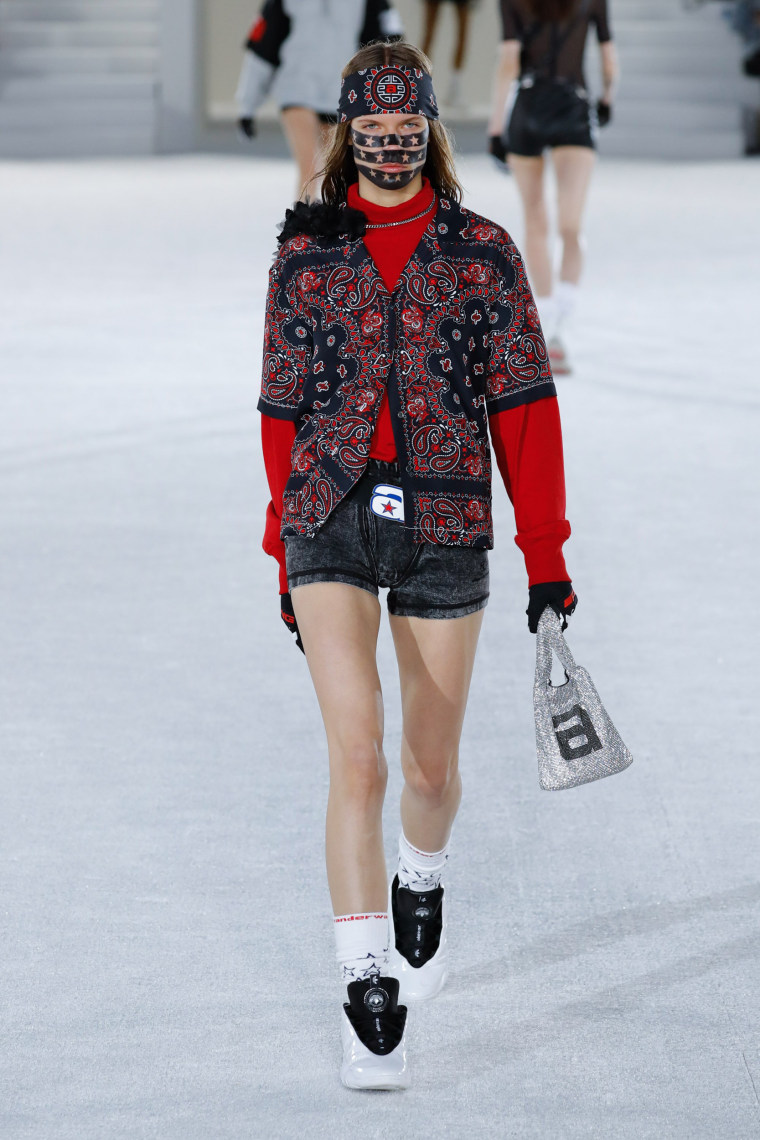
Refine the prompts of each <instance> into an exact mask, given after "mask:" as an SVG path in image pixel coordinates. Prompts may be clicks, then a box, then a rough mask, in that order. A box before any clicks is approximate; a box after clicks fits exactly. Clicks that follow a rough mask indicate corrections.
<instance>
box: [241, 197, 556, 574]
mask: <svg viewBox="0 0 760 1140" xmlns="http://www.w3.org/2000/svg"><path fill="white" fill-rule="evenodd" d="M434 204H435V195H434V193H433V190H432V188H431V186H430V183H429V182H428V181H427V179H425V180H424V185H423V188H422V190H420V192H419V194H417V195H416V196H415V197H414V198H411V199H410V200H409V201H407V202H402V203H401V204H400V205H399V206H377V205H375V203H373V202H369V201H367V199H366V198H361V197H359V188H358V185H357V184H354V185H353V186H351V187H349V191H348V205H349V206H351V207H352V208H353V209H355V210H362V212H363V213H364V214H366V215H367V219H368V221H370V222H381V221H382V222H399V221H404V219H405V218H412V217H415V216H416V215H417V214H419V213H420V212H421V211H424V210H425V207H426V206H429V207H430V209H431V210H432V208H433V206H434ZM429 220H430V213H429V211H428V212H427V213H425V214H424V216H423V217H421V218H419V219H418V220H417V221H413V222H409V223H408V224H407V225H401V226H394V227H392V228H390V229H382V230H368V231H367V233H366V235H365V237H364V244H365V245H366V246H367V249H368V250H369V252H370V254H371V256H372V260H373V261H374V262H375V265H376V266H377V269H378V272H379V273H380V275H381V277H382V279H383V281H384V283H385V286H386V288H387V289H388V290H392V289H393V288H394V287H395V285H396V283H397V281H398V279H399V277H400V276H401V271H402V270H403V268H404V266H405V265H406V263H407V261H408V260H409V258H410V257H411V255H412V253H413V252H414V250H415V249H416V248H417V245H418V244H419V242H420V240H421V238H422V235H423V233H424V231H425V227H426V226H427V224H428V221H429ZM489 429H490V433H491V445H492V447H493V451H494V454H495V456H496V462H497V464H498V467H499V471H500V472H501V476H502V479H503V480H504V486H505V487H506V489H507V494H508V495H509V497H510V499H511V501H512V505H513V506H514V511H515V524H516V527H517V535H516V537H515V542H516V543H517V545H518V546H519V548H520V550H521V551H522V553H523V556H524V558H525V566H526V569H527V571H528V584H529V585H531V586H535V585H536V584H537V583H539V582H563V581H568V580H569V574H568V572H567V567H566V566H565V560H564V557H563V555H562V544H563V543H564V542H565V540H566V539H567V538H568V537H569V536H570V524H569V522H568V521H567V519H566V518H565V474H564V460H563V455H562V429H561V426H560V419H559V407H558V405H557V400H556V397H554V396H550V397H547V398H546V399H543V400H537V401H536V402H535V403H532V404H522V405H520V407H517V408H509V409H508V410H507V411H505V412H497V413H495V414H494V415H492V416H491V417H490V420H489ZM295 437H296V425H295V424H294V423H293V422H292V421H290V420H280V419H273V418H272V417H271V416H266V415H262V417H261V439H262V446H263V450H264V466H265V467H266V473H267V479H268V482H269V490H270V493H271V495H272V501H271V502H270V504H269V506H268V507H267V518H266V527H265V531H264V542H263V546H264V550H265V551H266V552H267V554H271V555H272V556H273V557H274V558H276V559H277V561H278V563H279V566H280V593H285V592H286V591H287V588H288V578H287V573H286V569H285V544H284V543H283V541H282V539H281V538H280V517H281V514H282V495H283V492H284V490H285V484H286V483H287V481H288V479H289V477H290V472H291V463H290V455H291V450H292V448H293V441H294V440H295ZM370 456H371V457H372V458H373V459H384V460H386V461H392V460H395V459H396V458H397V455H396V444H395V441H394V438H393V429H392V426H391V415H390V410H389V408H388V397H387V396H386V397H385V398H384V399H383V402H382V405H381V408H380V413H379V416H378V421H377V425H376V427H375V432H374V435H373V437H372V446H371V448H370Z"/></svg>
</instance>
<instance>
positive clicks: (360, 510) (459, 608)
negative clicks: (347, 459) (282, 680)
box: [285, 459, 488, 618]
mask: <svg viewBox="0 0 760 1140" xmlns="http://www.w3.org/2000/svg"><path fill="white" fill-rule="evenodd" d="M396 482H399V480H398V465H397V464H395V463H382V462H380V461H378V460H374V459H371V460H370V461H369V465H368V467H367V473H366V474H365V475H364V477H363V479H362V480H361V481H360V484H359V485H357V487H356V488H354V490H353V491H352V492H351V493H350V494H349V495H347V496H346V498H345V499H343V501H342V502H341V503H339V505H338V506H337V507H336V508H335V510H334V511H333V512H332V514H331V515H330V517H329V518H328V520H327V522H326V523H325V524H324V526H323V527H322V528H321V529H320V530H319V531H318V532H317V534H316V536H315V537H314V538H305V537H302V536H301V535H292V536H289V537H287V538H286V539H285V558H286V564H287V571H288V587H289V589H291V590H295V589H297V588H298V587H299V586H307V585H310V584H311V583H313V582H345V583H346V584H347V585H349V586H356V587H358V589H360V590H367V591H369V593H371V594H374V595H375V596H377V595H378V592H379V590H380V589H381V588H387V590H388V612H389V613H391V614H394V615H396V616H398V617H418V618H458V617H465V616H466V615H467V614H472V613H475V612H476V611H477V610H482V609H483V608H484V606H485V605H486V603H487V602H488V551H487V550H473V549H472V548H471V547H463V546H440V545H437V544H436V543H432V542H415V541H414V538H413V534H412V531H411V529H410V528H407V527H405V526H404V524H403V523H402V522H398V521H395V520H393V519H391V518H384V517H383V515H382V513H380V514H379V513H377V512H376V511H373V509H372V507H371V506H370V502H371V491H372V488H373V487H374V486H375V485H377V484H382V485H392V484H394V483H396Z"/></svg>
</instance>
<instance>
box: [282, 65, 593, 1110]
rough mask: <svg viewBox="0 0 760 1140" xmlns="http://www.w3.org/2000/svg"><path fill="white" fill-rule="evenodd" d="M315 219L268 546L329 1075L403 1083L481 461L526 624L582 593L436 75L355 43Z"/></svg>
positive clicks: (510, 295) (286, 250)
mask: <svg viewBox="0 0 760 1140" xmlns="http://www.w3.org/2000/svg"><path fill="white" fill-rule="evenodd" d="M338 119H339V121H338V126H337V127H336V130H335V134H334V138H333V141H332V146H331V148H330V151H329V154H328V157H327V164H326V167H325V170H324V172H323V182H322V191H321V194H322V202H321V203H319V204H317V203H313V204H306V203H297V204H296V207H295V209H294V210H292V211H288V213H287V216H286V221H285V225H284V228H283V230H282V233H281V234H280V238H279V240H280V243H281V244H280V250H279V253H278V256H277V258H276V260H275V263H274V265H273V266H272V269H271V274H270V283H269V294H268V299H267V310H266V329H265V342H264V364H263V376H262V391H261V399H260V401H259V409H260V411H261V413H262V433H263V447H264V457H265V463H266V470H267V475H268V479H269V486H270V489H271V502H270V504H269V507H268V511H267V521H266V533H265V538H264V549H265V550H267V551H268V552H269V553H270V554H272V555H273V556H274V557H275V558H277V560H278V562H279V564H280V593H281V599H280V604H281V612H282V615H283V619H284V620H285V622H286V624H287V625H288V627H289V628H290V629H291V631H292V632H293V636H294V638H295V640H296V643H297V644H298V645H299V647H300V648H302V649H303V650H304V651H305V654H306V660H307V663H308V666H309V671H310V673H311V679H312V681H313V683H314V688H315V690H316V694H317V697H318V700H319V705H320V709H321V713H322V717H323V720H324V726H325V731H326V735H327V744H328V753H329V764H330V791H329V797H328V805H327V876H328V880H329V886H330V894H331V898H332V904H333V911H334V929H335V943H336V950H337V960H338V965H339V967H340V971H341V978H342V981H343V984H344V986H345V987H346V989H345V992H344V995H343V997H344V1004H343V1006H342V1009H341V1010H340V1020H341V1025H342V1040H343V1063H342V1068H341V1078H342V1080H343V1082H344V1084H346V1085H348V1086H349V1087H351V1088H360V1089H396V1088H405V1087H406V1086H407V1085H408V1084H409V1065H408V1061H407V1050H406V1038H405V1027H406V1016H407V1005H408V1003H410V1002H414V1001H420V1000H425V999H429V998H433V997H435V995H436V994H437V993H439V992H440V990H441V988H442V987H443V985H444V984H445V981H446V971H447V949H446V922H447V898H446V895H445V893H444V892H445V887H444V885H443V884H442V875H443V873H444V869H445V867H446V860H447V857H448V851H449V837H450V834H451V828H452V824H453V822H454V817H455V816H456V814H457V809H458V807H459V801H460V797H461V794H462V787H461V781H460V776H459V769H458V759H459V739H460V734H461V731H462V722H463V720H464V715H465V707H466V704H467V693H468V688H469V684H470V677H471V673H472V668H473V662H474V658H475V650H476V646H477V643H478V635H479V633H480V627H481V622H482V620H483V610H484V607H485V606H486V603H487V601H488V593H489V588H488V550H489V549H490V548H491V547H492V545H493V533H492V522H491V452H490V446H489V435H490V441H491V444H492V445H493V449H494V451H495V454H496V458H497V462H498V464H499V468H500V470H501V473H502V476H503V479H504V483H505V486H506V488H507V491H508V493H509V495H510V496H511V498H512V501H513V503H514V507H515V515H516V520H517V539H516V541H517V543H518V545H519V547H520V548H521V550H522V551H523V554H524V556H525V562H526V566H527V570H528V582H529V605H528V610H527V613H528V619H529V627H530V629H531V630H532V631H534V632H535V629H536V625H537V622H538V619H539V617H540V615H541V613H542V612H543V611H544V609H545V607H546V606H547V605H550V606H552V607H553V608H554V609H555V611H556V612H557V613H558V614H561V615H567V614H570V613H571V612H572V610H573V609H574V607H575V602H576V599H575V595H574V593H573V588H572V585H571V582H570V578H569V575H568V573H567V570H566V567H565V562H564V559H563V555H562V545H563V543H564V541H565V540H566V539H567V537H568V536H569V534H570V526H569V524H568V522H567V520H566V519H565V490H564V475H563V461H562V437H561V431H560V421H559V413H558V409H557V400H556V395H555V390H554V384H553V382H552V374H551V368H550V365H549V360H548V355H547V350H546V345H545V343H544V338H543V336H542V333H541V326H540V324H539V319H538V314H537V311H536V306H535V304H534V301H533V297H532V295H531V291H530V288H529V285H528V281H527V277H526V274H525V269H524V267H523V263H522V259H521V257H520V254H519V253H518V251H517V249H516V248H515V246H514V244H513V242H512V241H511V239H510V237H509V235H508V234H507V233H506V232H505V231H504V230H503V229H502V228H501V227H500V226H497V225H495V224H494V223H493V222H491V221H489V220H488V219H487V218H482V217H478V216H477V215H476V214H473V213H472V212H471V211H469V210H466V209H464V208H463V207H462V206H461V205H460V199H461V188H460V186H459V183H458V181H457V178H456V172H455V169H454V165H453V161H452V155H451V150H450V147H449V143H448V139H447V136H446V132H445V130H444V128H443V126H442V125H441V123H440V121H439V117H438V105H437V102H436V98H435V94H434V92H433V84H432V80H431V75H430V63H429V61H428V59H427V57H426V56H424V55H423V54H422V53H421V52H420V51H419V50H418V49H416V48H414V47H411V46H410V45H408V44H401V43H398V44H383V43H381V44H373V45H371V46H369V47H366V48H364V49H363V50H361V51H360V52H358V54H356V55H355V56H354V57H353V59H352V60H351V61H350V62H349V63H348V65H347V66H346V67H345V69H344V71H343V82H342V86H341V93H340V103H339V109H338ZM381 587H382V588H387V590H388V595H387V604H388V612H389V620H390V626H391V631H392V636H393V641H394V644H395V651H396V656H397V659H398V669H399V678H400V684H401V698H402V710H403V744H402V749H401V766H402V770H403V774H404V780H405V783H404V788H403V792H402V796H401V805H400V810H401V831H400V836H399V847H398V866H397V870H396V874H395V875H394V876H393V879H392V882H391V885H390V892H389V889H388V882H387V879H386V865H385V854H384V849H383V835H382V819H381V811H382V805H383V798H384V795H385V785H386V772H387V769H386V758H385V754H384V752H383V697H382V691H381V687H380V678H379V676H378V671H377V664H376V647H377V636H378V629H379V625H380V615H381V609H380V604H379V601H378V592H379V589H380V588H381Z"/></svg>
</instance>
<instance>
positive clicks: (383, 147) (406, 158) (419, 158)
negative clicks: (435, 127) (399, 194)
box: [351, 123, 430, 190]
mask: <svg viewBox="0 0 760 1140" xmlns="http://www.w3.org/2000/svg"><path fill="white" fill-rule="evenodd" d="M429 134H430V128H429V126H428V124H427V123H425V125H424V127H423V128H422V130H420V131H414V132H413V133H412V134H409V135H398V134H392V135H370V134H365V133H363V132H362V131H357V130H356V129H355V128H354V127H352V128H351V148H352V150H353V152H354V162H355V163H356V169H357V170H358V171H359V172H360V173H361V174H363V175H364V177H365V178H368V179H369V180H370V182H373V183H374V184H375V186H381V187H382V188H383V190H402V189H403V188H404V186H408V185H409V183H410V182H411V181H412V179H413V178H414V176H415V174H416V173H417V171H418V170H422V168H423V166H424V165H425V159H426V158H427V144H428V136H429ZM386 163H388V164H390V163H393V164H394V165H398V166H403V167H404V169H403V170H381V169H379V168H380V167H381V166H383V165H385V164H386Z"/></svg>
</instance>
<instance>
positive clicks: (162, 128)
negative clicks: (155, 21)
mask: <svg viewBox="0 0 760 1140" xmlns="http://www.w3.org/2000/svg"><path fill="white" fill-rule="evenodd" d="M200 27H201V12H200V0H162V3H161V38H160V45H161V49H160V63H159V79H158V127H157V132H156V149H157V150H158V151H159V152H161V153H172V152H178V151H188V150H195V148H196V146H197V140H198V132H199V126H200V121H201V111H202V85H203V74H202V66H201V53H200Z"/></svg>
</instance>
